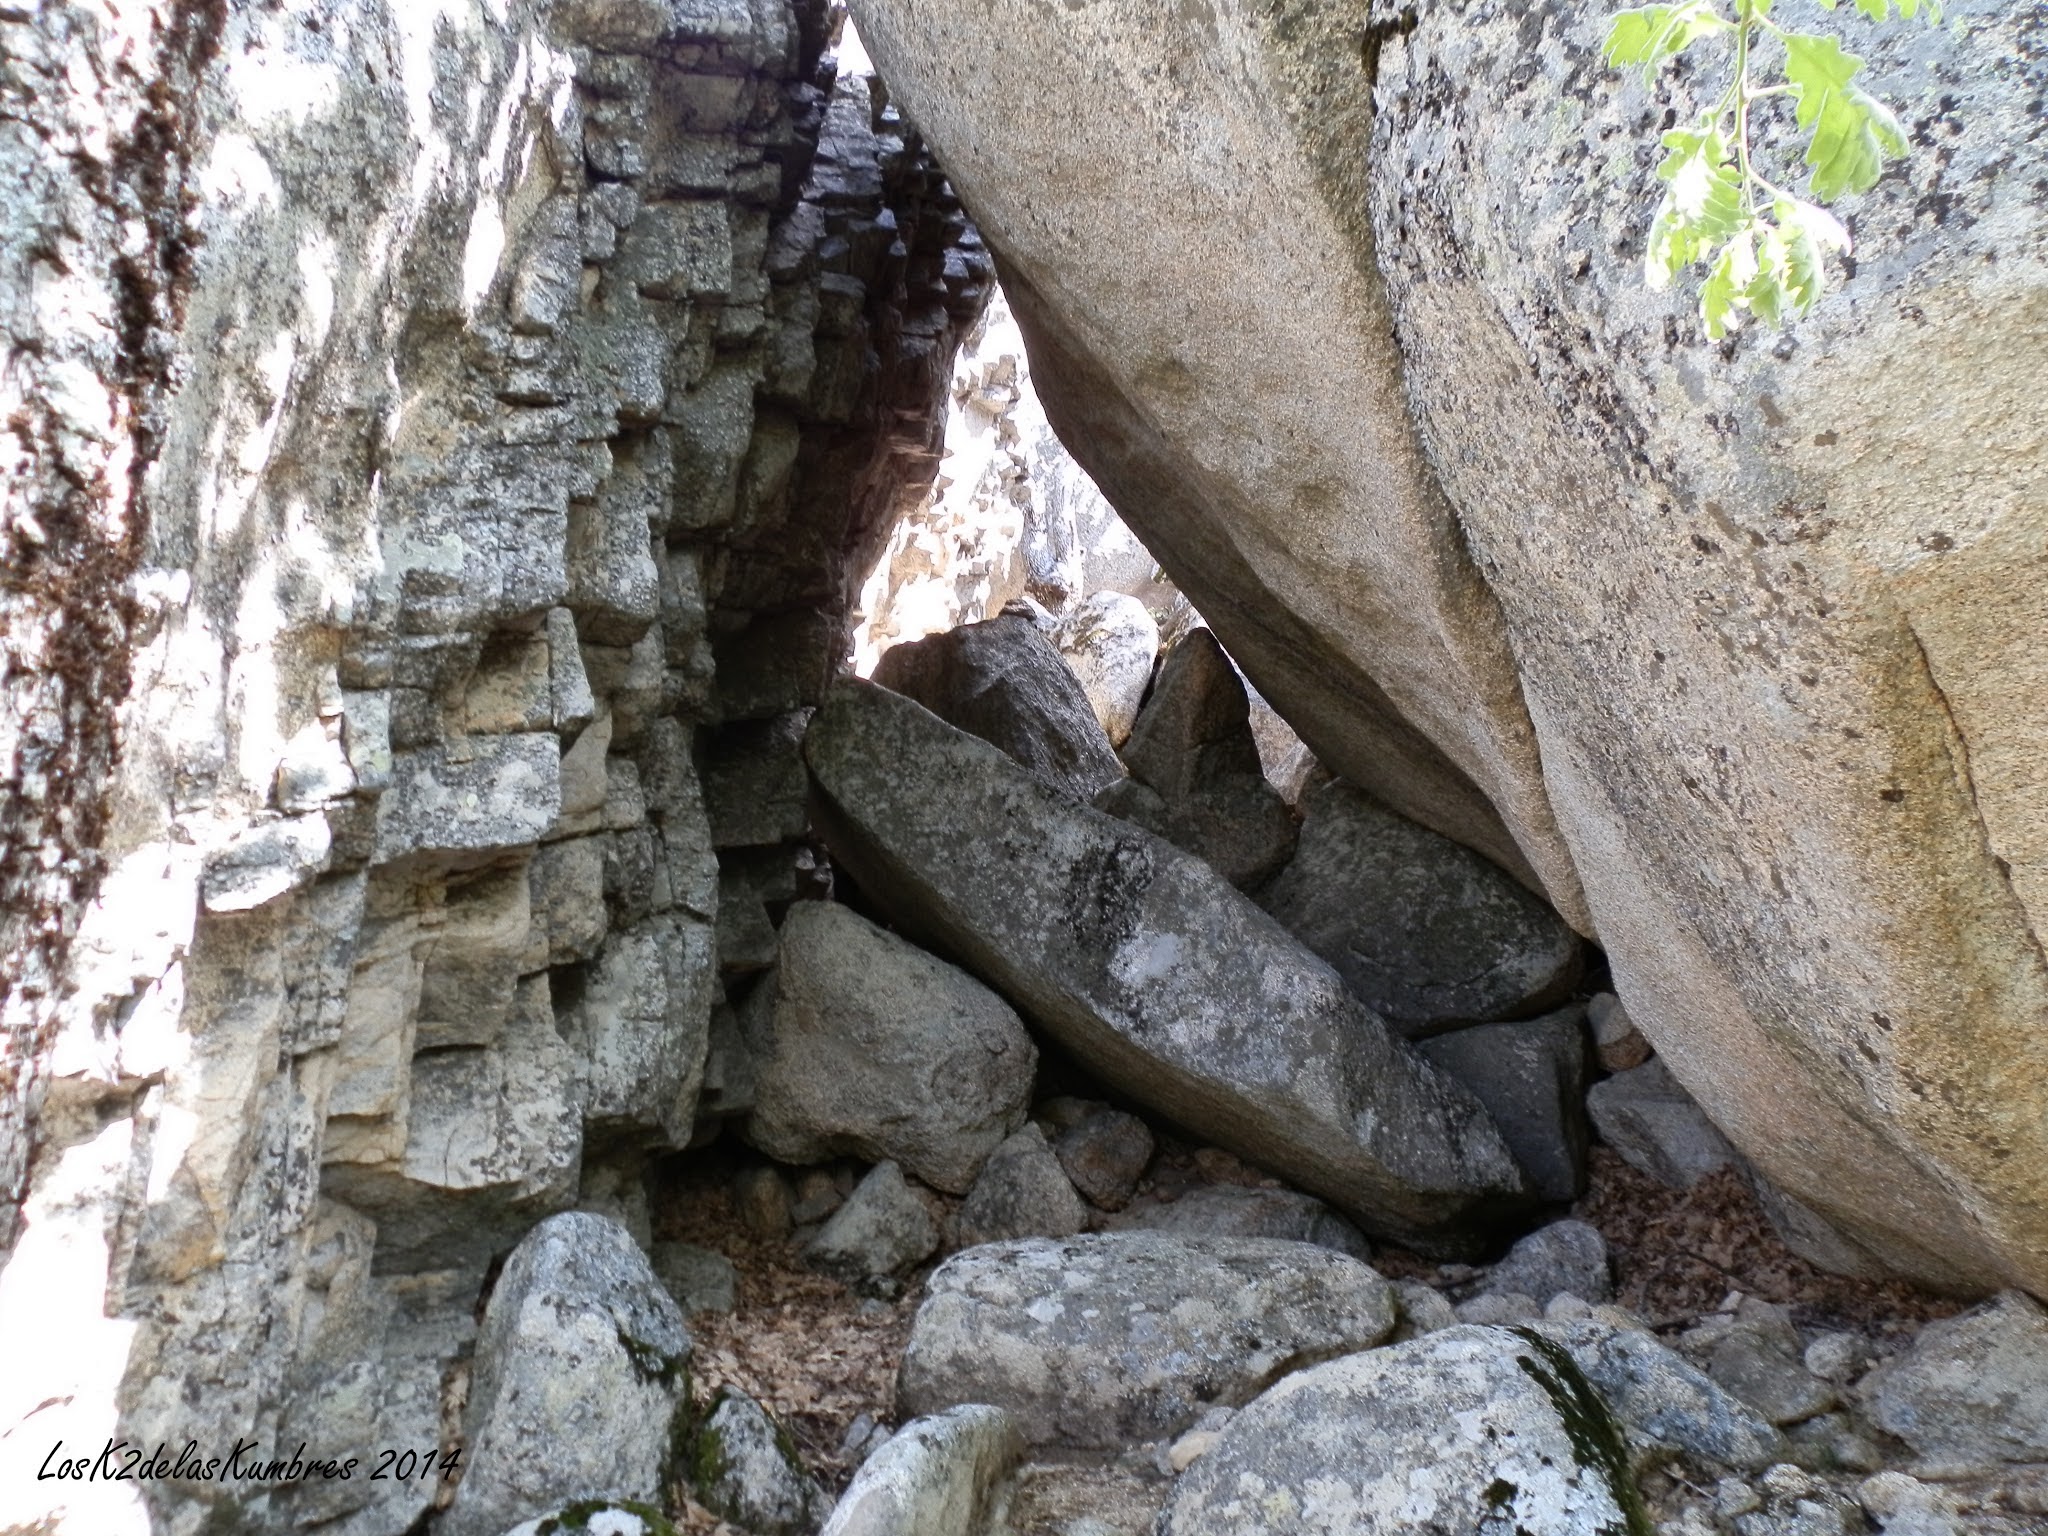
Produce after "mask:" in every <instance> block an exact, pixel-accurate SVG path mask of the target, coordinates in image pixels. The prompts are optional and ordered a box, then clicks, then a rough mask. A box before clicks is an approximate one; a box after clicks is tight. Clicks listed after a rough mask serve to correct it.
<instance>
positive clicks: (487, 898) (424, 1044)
mask: <svg viewBox="0 0 2048 1536" xmlns="http://www.w3.org/2000/svg"><path fill="white" fill-rule="evenodd" d="M438 916H439V919H440V921H439V922H438V923H437V924H435V925H434V926H433V927H431V928H429V929H427V930H426V931H425V934H424V935H423V942H422V943H421V944H420V946H419V950H418V953H419V957H420V958H421V960H422V961H423V962H424V964H423V965H422V968H421V971H420V996H419V1020H418V1023H417V1025H416V1026H415V1029H416V1033H415V1036H414V1041H413V1048H414V1049H415V1050H431V1049H436V1048H438V1047H441V1046H447V1045H489V1044H490V1043H491V1042H492V1041H494V1040H495V1039H497V1037H498V1031H499V1030H500V1029H501V1028H502V1027H503V1026H504V1023H505V1020H506V1019H507V1018H508V1017H509V1016H510V1015H511V1012H512V998H513V991H514V989H515V988H516V987H517V985H518V977H519V971H520V969H521V964H520V962H521V960H522V959H523V957H524V956H525V953H526V949H527V944H528V941H529V940H530V938H531V937H532V927H533V909H532V902H531V898H530V896H529V894H528V875H527V871H526V870H523V869H491V870H485V871H482V872H480V873H478V874H475V875H471V876H468V877H466V878H456V879H451V880H450V881H449V882H448V886H447V891H446V899H445V901H444V902H443V905H442V908H441V911H440V913H439V914H438Z"/></svg>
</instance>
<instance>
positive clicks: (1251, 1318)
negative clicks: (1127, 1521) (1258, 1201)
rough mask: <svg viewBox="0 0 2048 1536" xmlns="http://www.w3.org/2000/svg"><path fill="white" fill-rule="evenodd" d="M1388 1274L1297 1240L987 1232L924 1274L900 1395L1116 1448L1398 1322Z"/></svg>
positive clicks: (1054, 1439)
mask: <svg viewBox="0 0 2048 1536" xmlns="http://www.w3.org/2000/svg"><path fill="white" fill-rule="evenodd" d="M1394 1322H1395V1307H1394V1298H1393V1292H1392V1289H1391V1288H1390V1287H1389V1286H1388V1285H1387V1283H1386V1282H1385V1281H1384V1280H1382V1279H1381V1278H1380V1277H1379V1276H1378V1275H1377V1274H1375V1273H1374V1272H1373V1271H1372V1270H1371V1269H1369V1268H1367V1267H1366V1266H1365V1265H1363V1264H1361V1263H1359V1262H1358V1261H1357V1260H1356V1259H1351V1258H1347V1257H1345V1256H1344V1255H1342V1254H1338V1253H1333V1252H1331V1251H1330V1250H1329V1249H1327V1248H1317V1247H1313V1246H1311V1245H1309V1244H1306V1243H1284V1242H1275V1241H1271V1240H1268V1239H1262V1238H1187V1237H1175V1236H1168V1235H1166V1234H1164V1233H1152V1232H1114V1233H1099V1234H1095V1235H1093V1236H1087V1237H1075V1238H1068V1239H1066V1240H1064V1241H1054V1240H1044V1239H1038V1240H1025V1241H1020V1242H1009V1243H993V1244H989V1245H988V1246H985V1247H981V1248H971V1249H968V1250H967V1251H965V1252H963V1253H958V1254H955V1255H954V1256H953V1257H952V1258H950V1259H948V1260H947V1261H946V1262H945V1263H944V1264H942V1265H940V1266H939V1268H938V1269H937V1270H935V1271H934V1272H933V1274H932V1278H931V1281H930V1290H929V1293H928V1295H927V1297H926V1299H925V1302H924V1304H923V1305H922V1306H921V1307H920V1308H919V1309H918V1313H917V1318H916V1320H915V1322H914V1323H913V1324H912V1326H911V1334H910V1343H909V1346H908V1347H907V1349H906V1350H905V1352H904V1356H903V1368H902V1372H901V1375H900V1376H899V1378H898V1381H897V1389H896V1391H897V1402H898V1404H899V1406H900V1407H902V1408H903V1409H904V1410H905V1411H907V1412H911V1413H930V1412H934V1411H937V1410H939V1409H941V1408H947V1407H951V1406H953V1405H955V1404H959V1403H968V1402H989V1403H994V1404H996V1405H998V1406H1000V1407H1002V1408H1005V1409H1007V1410H1009V1412H1010V1413H1011V1414H1012V1415H1013V1416H1014V1417H1015V1418H1016V1421H1017V1425H1018V1428H1019V1429H1020V1431H1021V1432H1022V1434H1023V1436H1024V1438H1025V1440H1026V1441H1027V1442H1029V1443H1030V1444H1032V1445H1035V1446H1063V1447H1067V1448H1070V1449H1098V1450H1114V1449H1120V1448H1122V1447H1124V1446H1127V1445H1130V1444H1131V1443H1133V1442H1135V1441H1141V1440H1156V1439H1159V1438H1161V1437H1170V1436H1175V1435H1178V1434H1180V1433H1181V1432H1183V1431H1185V1430H1187V1429H1189V1428H1191V1427H1192V1426H1193V1425H1194V1423H1195V1421H1196V1420H1197V1419H1198V1418H1200V1417H1201V1414H1202V1412H1203V1410H1204V1409H1206V1408H1209V1407H1212V1406H1214V1405H1217V1404H1223V1405H1227V1406H1232V1407H1235V1406H1237V1405H1239V1404H1242V1403H1244V1402H1247V1401H1249V1400H1250V1399H1251V1398H1252V1397H1253V1396H1255V1395H1256V1394H1257V1393H1258V1392H1260V1391H1261V1390H1263V1389H1264V1388H1265V1387H1266V1386H1267V1385H1269V1384H1270V1383H1271V1382H1272V1381H1273V1380H1274V1379H1275V1378H1276V1377H1277V1376H1278V1375H1280V1374H1281V1373H1282V1372H1284V1371H1288V1370H1293V1369H1296V1368H1298V1367H1299V1366H1300V1365H1301V1364H1302V1363H1303V1362H1305V1361H1311V1360H1317V1359H1327V1358H1329V1357H1331V1356H1334V1355H1340V1354H1346V1353H1349V1352H1351V1351H1353V1350H1360V1349H1369V1348H1371V1347H1372V1346H1373V1345H1375V1344H1377V1343H1379V1342H1380V1341H1381V1340H1382V1339H1384V1338H1386V1337H1387V1335H1388V1334H1390V1333H1391V1332H1393V1329H1394Z"/></svg>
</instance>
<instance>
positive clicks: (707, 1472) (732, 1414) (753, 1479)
mask: <svg viewBox="0 0 2048 1536" xmlns="http://www.w3.org/2000/svg"><path fill="white" fill-rule="evenodd" d="M689 1477H690V1484H691V1486H692V1487H693V1488H695V1489H696V1491H697V1497H698V1498H700V1499H702V1500H703V1501H704V1504H705V1506H706V1507H707V1508H709V1509H711V1510H713V1511H714V1512H716V1513H718V1514H721V1515H724V1516H725V1517H726V1518H727V1519H729V1520H732V1521H734V1522H735V1523H737V1524H739V1525H740V1526H742V1527H744V1528H745V1529H746V1530H747V1531H749V1532H753V1533H757V1536H810V1533H811V1532H812V1531H815V1530H816V1529H817V1528H818V1522H819V1521H820V1520H822V1519H824V1517H825V1511H826V1510H827V1509H828V1508H829V1507H830V1505H831V1500H830V1499H829V1498H828V1497H827V1496H826V1494H825V1490H824V1489H822V1488H820V1487H819V1486H818V1485H817V1483H816V1482H815V1481H814V1480H813V1479H812V1477H811V1475H810V1474H809V1473H808V1472H806V1471H804V1469H803V1465H802V1463H800V1462H799V1461H798V1460H797V1456H796V1449H795V1447H794V1445H793V1444H792V1443H791V1441H790V1438H789V1434H788V1431H786V1430H784V1429H783V1428H782V1427H781V1426H780V1425H779V1424H777V1423H776V1422H775V1421H774V1420H773V1419H771V1418H769V1417H768V1413H767V1410H765V1409H764V1408H762V1406H761V1405H760V1404H759V1403H757V1402H755V1401H754V1400H753V1399H752V1398H751V1397H749V1396H747V1394H746V1393H744V1392H742V1391H740V1390H739V1389H738V1388H736V1387H726V1388H723V1389H722V1390H721V1391H720V1392H719V1394H718V1397H717V1399H716V1401H715V1402H714V1403H713V1405H712V1408H711V1412H710V1414H709V1416H708V1417H707V1418H706V1419H705V1421H704V1427H703V1428H702V1429H700V1430H698V1431H697V1436H696V1439H695V1440H694V1441H693V1442H692V1443H691V1446H690V1465H689Z"/></svg>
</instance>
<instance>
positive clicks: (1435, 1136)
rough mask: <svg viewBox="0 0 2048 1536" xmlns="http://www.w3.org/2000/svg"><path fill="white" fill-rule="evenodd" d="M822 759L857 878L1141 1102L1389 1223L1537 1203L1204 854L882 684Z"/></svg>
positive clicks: (826, 819) (836, 723)
mask: <svg viewBox="0 0 2048 1536" xmlns="http://www.w3.org/2000/svg"><path fill="white" fill-rule="evenodd" d="M804 754H805V760H806V761H807V762H808V763H809V765H810V768H811V773H812V776H813V777H814V779H815V780H816V782H817V785H818V789H819V793H820V802H821V803H820V817H821V823H822V829H823V831H824V833H825V835H826V837H827V839H828V840H829V842H830V843H831V845H832V848H833V852H834V856H835V858H836V859H837V860H838V861H839V862H840V864H841V865H843V866H844V867H845V868H846V869H848V870H849V871H850V872H851V873H852V875H853V876H854V878H855V879H856V880H857V881H858V882H859V883H860V884H861V886H862V888H863V889H864V890H866V891H868V892H869V893H870V894H872V895H873V896H874V897H875V898H876V899H877V900H879V901H881V902H883V903H884V904H886V905H887V906H888V908H889V909H890V910H891V911H892V913H894V914H895V915H896V916H897V917H898V918H899V919H900V920H901V921H902V922H903V924H904V926H905V927H906V929H907V930H908V931H910V932H912V933H913V934H916V935H917V936H919V937H920V938H922V939H924V940H926V941H927V942H930V943H933V944H934V945H935V946H936V947H938V948H939V949H941V950H942V951H944V952H946V953H949V954H951V955H953V956H955V957H956V958H957V959H959V960H960V961H961V962H962V963H964V964H965V965H966V966H967V967H968V969H970V970H972V971H974V972H975V973H976V974H977V975H979V976H980V977H982V979H984V980H985V981H987V982H989V983H990V984H991V985H993V986H995V987H997V988H998V989H999V990H1001V991H1002V992H1003V993H1004V995H1005V996H1007V997H1008V998H1010V999H1011V1001H1013V1002H1015V1003H1016V1004H1017V1005H1018V1006H1019V1007H1020V1008H1021V1009H1022V1010H1023V1011H1024V1013H1025V1014H1026V1015H1027V1016H1028V1017H1029V1018H1031V1019H1032V1020H1033V1021H1034V1022H1035V1023H1037V1024H1038V1025H1039V1026H1040V1027H1041V1028H1043V1029H1045V1030H1046V1031H1047V1032H1048V1033H1050V1034H1051V1035H1053V1036H1054V1037H1055V1038H1056V1039H1058V1040H1059V1041H1060V1042H1061V1043H1062V1044H1063V1045H1065V1046H1066V1047H1067V1048H1068V1049H1069V1050H1071V1051H1073V1052H1074V1053H1075V1054H1076V1055H1077V1056H1079V1057H1080V1058H1081V1059H1082V1060H1083V1061H1084V1062H1086V1063H1088V1064H1089V1065H1090V1066H1091V1067H1092V1068H1093V1069H1094V1070H1096V1071H1097V1072H1099V1073H1101V1074H1102V1075H1103V1076H1104V1077H1105V1078H1106V1079H1108V1080H1109V1081H1110V1082H1112V1083H1116V1084H1118V1085H1119V1086H1120V1087H1121V1088H1122V1089H1123V1091H1125V1092H1127V1093H1129V1094H1130V1095H1131V1096H1132V1097H1133V1098H1135V1099H1138V1100H1141V1101H1143V1102H1145V1103H1148V1104H1150V1105H1151V1106H1152V1107H1154V1108H1155V1109H1158V1110H1161V1111H1162V1112H1164V1113H1167V1114H1169V1115H1171V1116H1173V1118H1175V1119H1176V1120H1178V1121H1179V1122H1180V1123H1182V1124H1184V1125H1186V1126H1188V1127H1189V1128H1190V1129H1193V1130H1196V1131H1198V1132H1201V1133H1203V1134H1205V1135H1208V1136H1210V1137H1212V1138H1213V1139H1214V1140H1215V1141H1216V1142H1217V1143H1218V1144H1220V1145H1222V1146H1225V1147H1229V1148H1231V1149H1233V1150H1235V1151H1237V1152H1239V1153H1240V1154H1241V1155H1243V1156H1245V1157H1247V1158H1249V1159H1251V1160H1252V1161H1254V1162H1256V1163H1258V1164H1260V1165H1261V1166H1263V1167H1268V1168H1271V1169H1273V1170H1274V1171H1275V1172H1277V1173H1280V1174H1283V1175H1285V1176H1287V1177H1288V1178H1289V1179H1290V1180H1292V1181H1293V1182H1294V1183H1296V1184H1298V1185H1300V1186H1301V1187H1302V1188H1304V1189H1307V1190H1309V1191H1311V1192H1312V1193H1315V1194H1318V1195H1321V1196H1322V1197H1323V1198H1324V1199H1327V1200H1329V1201H1331V1202H1332V1203H1333V1204H1335V1205H1337V1206H1339V1208H1341V1209H1342V1210H1344V1211H1345V1212H1346V1214H1348V1215H1350V1216H1352V1217H1353V1218H1354V1219H1355V1220H1357V1221H1358V1222H1359V1223H1360V1224H1361V1225H1362V1226H1364V1227H1365V1228H1366V1229H1367V1230H1368V1231H1371V1232H1379V1233H1385V1234H1389V1235H1393V1234H1400V1235H1402V1236H1404V1237H1405V1238H1407V1239H1408V1240H1409V1241H1411V1242H1418V1243H1427V1244H1432V1245H1436V1246H1443V1245H1451V1246H1457V1245H1458V1244H1460V1243H1462V1242H1464V1241H1466V1240H1467V1239H1469V1237H1470V1235H1471V1233H1472V1229H1473V1224H1474V1223H1475V1222H1477V1221H1480V1220H1483V1219H1484V1218H1485V1217H1487V1216H1489V1215H1492V1214H1495V1213H1497V1212H1499V1211H1500V1210H1502V1209H1504V1208H1511V1207H1513V1206H1514V1205H1516V1204H1517V1203H1519V1202H1520V1201H1522V1199H1523V1198H1524V1196H1523V1185H1522V1177H1521V1174H1520V1173H1519V1171H1518V1170H1517V1169H1516V1167H1515V1166H1514V1163H1513V1161H1512V1158H1511V1156H1510V1154H1509V1153H1508V1151H1507V1148H1506V1147H1505V1145H1504V1144H1503V1143H1502V1141H1501V1139H1500V1136H1499V1133H1498V1132H1497V1131H1496V1130H1495V1129H1494V1127H1493V1125H1492V1122H1491V1121H1490V1120H1489V1119H1488V1117H1487V1115H1486V1112H1485V1111H1484V1110H1483V1109H1482V1108H1481V1107H1480V1106H1479V1105H1478V1103H1477V1102H1476V1101H1474V1100H1473V1099H1472V1098H1471V1097H1470V1096H1469V1095H1468V1094H1467V1093H1466V1092H1465V1091H1464V1090H1463V1089H1462V1088H1460V1087H1459V1086H1457V1085H1456V1084H1455V1083H1454V1082H1452V1081H1451V1080H1450V1079H1448V1078H1445V1077H1442V1076H1440V1075H1439V1074H1438V1073H1437V1072H1436V1071H1435V1070H1434V1069H1433V1068H1431V1067H1430V1066H1429V1065H1427V1064H1426V1063H1425V1062H1423V1061H1422V1060H1420V1059H1419V1058H1418V1057H1416V1056H1414V1055H1413V1054H1412V1053H1410V1052H1409V1051H1408V1049H1407V1047H1406V1046H1404V1045H1403V1044H1402V1043H1401V1042H1400V1041H1399V1040H1397V1039H1396V1038H1394V1037H1393V1036H1392V1034H1391V1033H1390V1032H1389V1031H1388V1030H1387V1028H1386V1026H1385V1025H1383V1024H1382V1023H1381V1022H1380V1021H1379V1019H1377V1018H1376V1017H1375V1016H1374V1015H1373V1014H1372V1013H1371V1012H1370V1011H1368V1010H1367V1009H1366V1008H1365V1007H1364V1006H1363V1005H1362V1004H1360V1003H1359V1002H1357V1001H1356V1000H1355V999H1354V998H1352V997H1351V996H1350V995H1349V994H1348V993H1347V992H1346V991H1345V990H1344V988H1343V986H1342V984H1341V982H1339V980H1338V978H1337V976H1336V974H1335V973H1334V972H1333V971H1331V970H1330V969H1329V968H1328V967H1327V966H1325V965H1324V964H1323V963H1322V962H1321V961H1320V960H1318V959H1317V958H1316V957H1315V956H1314V955H1312V954H1310V953H1309V952H1308V951H1307V950H1305V949H1303V948H1302V947H1301V946H1300V945H1298V944H1297V943H1296V942H1295V941H1294V940H1293V939H1291V938H1290V937H1289V936H1288V935H1287V934H1286V933H1285V931H1284V930H1282V929H1281V928H1280V927H1279V925H1278V924H1277V923H1275V922H1273V920H1272V919H1271V918H1269V917H1267V916H1266V915H1265V914H1264V913H1263V912H1261V911H1259V909H1258V908H1257V907H1255V906H1253V905H1252V904H1251V903H1250V902H1249V901H1247V900H1246V899H1245V898H1244V897H1242V896H1240V895H1239V894H1238V893H1237V892H1236V891H1235V890H1233V889H1231V887H1230V886H1229V885H1227V884H1225V883H1224V882H1223V881H1222V880H1221V879H1219V878H1218V877H1217V876H1216V875H1215V874H1214V873H1213V872H1211V871H1210V870H1209V868H1208V866H1206V865H1205V864H1203V863H1201V862H1200V861H1199V860H1197V859H1195V858H1192V857H1191V856H1189V855H1186V854H1183V853H1180V852H1178V851H1177V850H1175V849H1174V848H1172V847H1171V846H1170V845H1169V844H1166V843H1164V842H1161V841H1159V840H1158V839H1156V838H1154V837H1152V836H1151V835H1150V834H1148V833H1145V832H1143V831H1140V830H1138V829H1137V828H1134V827H1131V826H1129V825H1127V824H1125V823H1122V822H1119V821H1116V820H1114V819H1113V818H1111V817H1108V816H1105V815H1103V814H1101V813H1100V812H1098V811H1093V810H1090V809H1088V808H1087V807H1085V806H1081V805H1076V804H1074V803H1072V802H1071V801H1068V800H1067V799H1065V798H1064V797H1063V796H1061V795H1059V794H1057V793H1055V792H1054V791H1052V790H1050V789H1048V788H1046V787H1045V786H1044V785H1042V784H1041V783H1040V782H1039V781H1038V780H1037V779H1036V778H1034V777H1033V776H1032V775H1031V774H1030V773H1028V772H1027V771H1025V770H1024V769H1023V768H1022V767H1020V766H1019V765H1017V764H1016V763H1014V762H1013V761H1011V760H1010V759H1009V758H1007V757H1005V756H1004V755H1003V754H1002V753H1000V752H998V751H996V750H995V749H994V748H993V747H990V746H989V745H988V744H987V743H985V742H982V741H978V740H976V739H975V738H974V737H972V736H969V735H967V734H966V733H964V732H962V731H957V730H954V729H953V728H951V727H949V726H948V725H946V723H945V722H944V721H942V720H939V719H938V718H937V717H936V716H934V715H932V714H930V713H929V712H928V711H926V710H924V709H922V708H920V707H919V706H918V705H916V704H914V703H912V702H911V701H910V700H908V699H904V698H901V697H900V696H898V695H895V694H892V693H890V692H888V691H887V690H885V689H882V688H878V687H875V686H873V685H871V684H865V683H855V682H848V683H844V684H841V685H840V686H839V687H837V688H835V689H834V690H833V692H832V693H831V695H830V696H829V697H828V699H827V700H826V703H825V705H824V707H823V708H822V709H820V710H819V712H818V714H817V717H816V718H815V719H814V720H813V721H812V723H811V729H810V733H809V735H808V736H807V737H806V738H805V742H804ZM1249 1019H1256V1020H1258V1027H1257V1028H1256V1029H1251V1028H1247V1027H1246V1025H1245V1021H1246V1020H1249Z"/></svg>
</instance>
